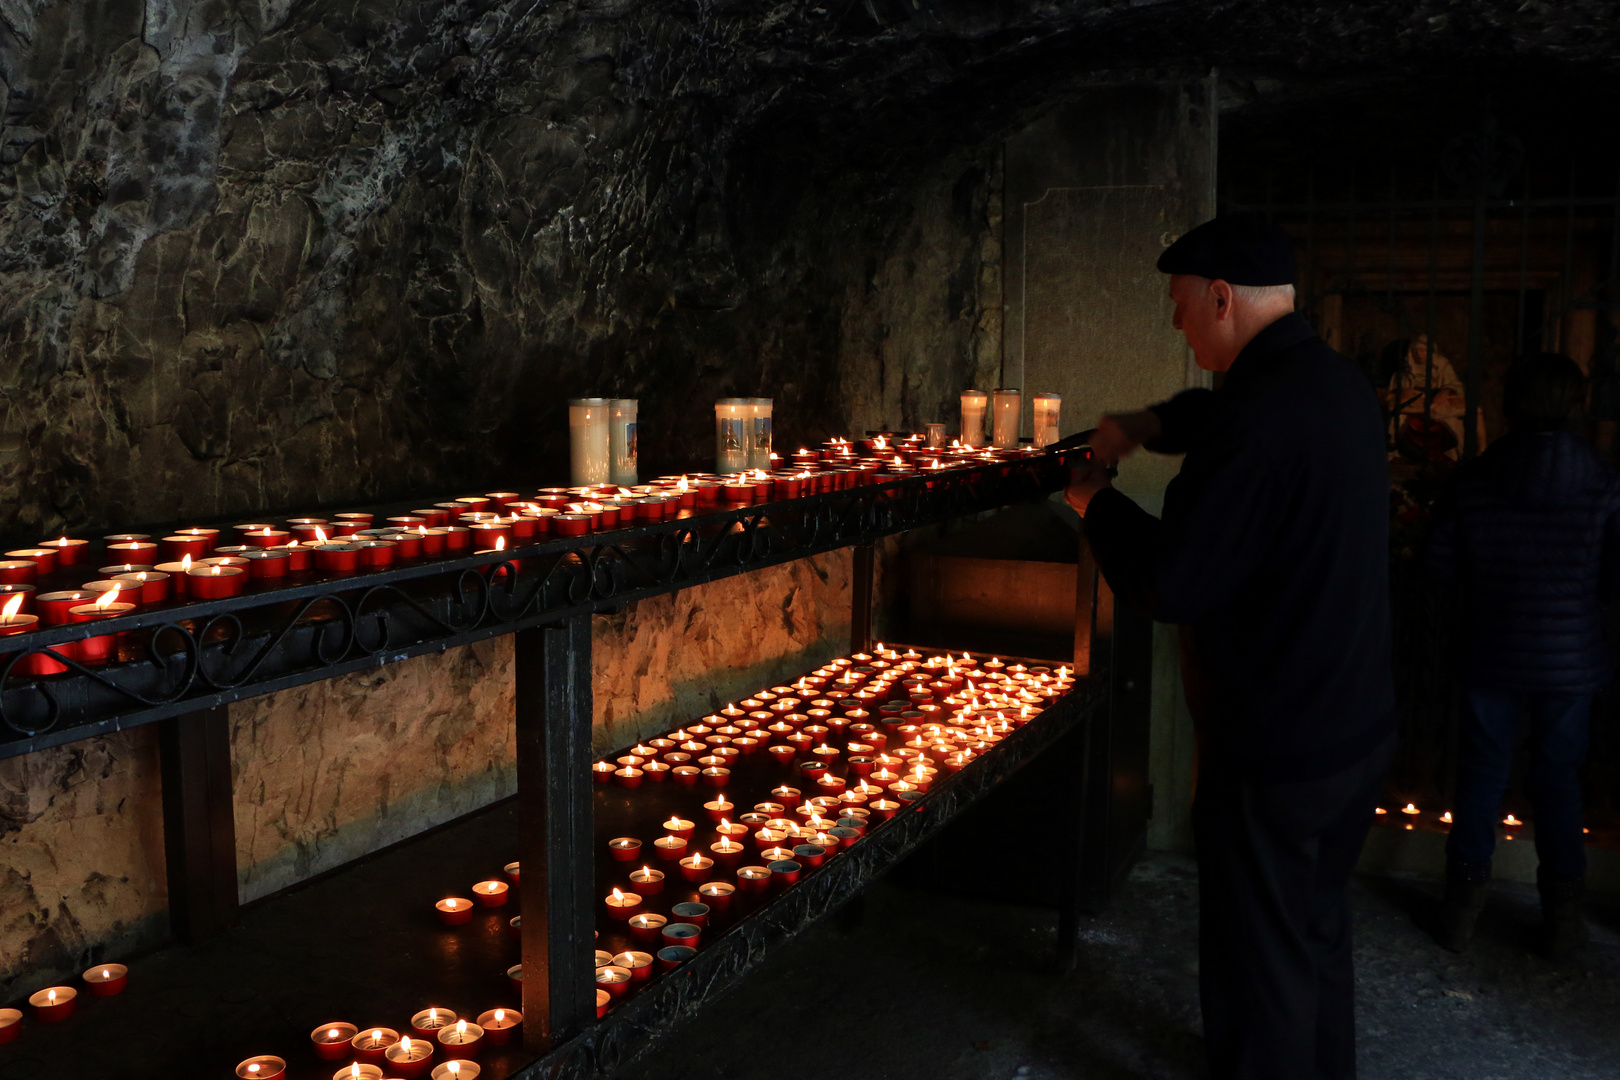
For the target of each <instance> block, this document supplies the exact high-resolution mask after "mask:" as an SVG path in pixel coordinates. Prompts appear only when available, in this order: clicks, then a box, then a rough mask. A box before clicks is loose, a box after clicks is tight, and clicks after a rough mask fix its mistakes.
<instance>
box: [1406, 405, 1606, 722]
mask: <svg viewBox="0 0 1620 1080" xmlns="http://www.w3.org/2000/svg"><path fill="white" fill-rule="evenodd" d="M1435 512H1436V519H1435V524H1434V531H1433V532H1432V533H1431V534H1430V536H1429V543H1428V546H1427V549H1426V551H1425V559H1424V561H1425V565H1426V569H1427V570H1428V571H1429V572H1430V574H1431V576H1432V577H1433V578H1434V579H1435V580H1437V581H1439V582H1445V581H1452V580H1455V581H1457V582H1458V584H1460V585H1461V586H1462V588H1461V594H1462V595H1461V600H1462V605H1463V606H1462V612H1461V616H1462V617H1461V629H1462V645H1463V650H1464V657H1463V671H1464V677H1465V678H1466V679H1467V680H1468V681H1469V682H1471V683H1473V684H1474V685H1477V686H1482V687H1489V688H1492V689H1498V690H1522V691H1530V692H1535V693H1552V694H1583V693H1589V692H1591V691H1593V690H1596V689H1598V688H1599V687H1600V686H1602V685H1603V684H1604V683H1606V682H1608V681H1609V676H1610V674H1611V673H1612V664H1611V661H1610V658H1609V649H1608V646H1607V645H1606V644H1605V643H1604V640H1603V612H1602V610H1601V607H1600V602H1601V601H1611V602H1612V601H1613V600H1615V599H1616V597H1617V594H1620V590H1617V585H1620V581H1617V578H1620V477H1617V476H1616V474H1615V471H1614V470H1613V469H1611V468H1609V466H1607V465H1605V464H1604V463H1603V462H1602V461H1600V460H1599V459H1598V456H1597V454H1595V453H1594V452H1593V451H1592V448H1591V447H1590V446H1588V445H1587V444H1586V440H1584V439H1582V438H1581V437H1580V436H1579V435H1575V434H1572V433H1568V432H1553V433H1545V434H1543V433H1522V434H1521V433H1515V434H1511V435H1508V436H1505V437H1504V438H1502V439H1499V440H1497V442H1495V443H1494V444H1492V446H1491V447H1490V449H1488V450H1486V451H1485V453H1483V454H1481V455H1480V456H1479V457H1478V458H1476V459H1475V460H1473V461H1470V462H1467V463H1466V464H1464V465H1461V466H1459V467H1458V469H1457V471H1456V472H1455V473H1453V474H1452V476H1451V480H1450V482H1449V483H1448V484H1447V485H1446V488H1445V491H1444V492H1443V493H1442V495H1441V498H1440V500H1439V502H1438V504H1437V505H1436V507H1435Z"/></svg>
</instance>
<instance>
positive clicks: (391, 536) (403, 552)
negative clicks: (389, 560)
mask: <svg viewBox="0 0 1620 1080" xmlns="http://www.w3.org/2000/svg"><path fill="white" fill-rule="evenodd" d="M377 539H378V540H386V541H388V542H389V543H391V544H393V545H394V557H395V558H396V559H420V558H421V557H422V534H421V533H417V532H387V533H382V534H381V535H379V536H378V537H377Z"/></svg>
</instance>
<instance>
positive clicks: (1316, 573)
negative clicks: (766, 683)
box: [1066, 218, 1395, 1080]
mask: <svg viewBox="0 0 1620 1080" xmlns="http://www.w3.org/2000/svg"><path fill="white" fill-rule="evenodd" d="M1159 269H1160V270H1161V271H1163V272H1165V273H1168V274H1169V275H1170V298H1171V300H1172V301H1173V302H1174V304H1175V326H1176V329H1178V330H1180V331H1181V332H1182V334H1183V335H1185V337H1186V339H1187V344H1188V346H1190V347H1191V349H1192V351H1193V356H1194V357H1195V358H1196V360H1197V362H1198V365H1199V366H1200V367H1202V368H1204V369H1205V370H1207V371H1216V372H1224V373H1225V378H1224V380H1223V381H1222V385H1221V387H1220V389H1218V390H1214V391H1209V390H1190V391H1187V392H1185V393H1182V394H1178V395H1177V396H1176V397H1174V398H1172V399H1171V400H1170V401H1167V402H1163V403H1161V404H1159V405H1155V406H1153V407H1152V408H1149V409H1144V410H1142V411H1141V412H1134V413H1127V414H1123V415H1113V416H1105V417H1103V418H1102V421H1101V422H1100V424H1099V427H1098V430H1097V434H1096V436H1095V438H1094V439H1093V442H1092V450H1093V452H1094V455H1095V457H1096V458H1097V459H1098V464H1097V465H1095V466H1093V467H1091V468H1089V469H1085V470H1077V471H1076V473H1075V476H1074V478H1073V480H1072V482H1071V484H1070V487H1069V489H1068V491H1067V493H1066V494H1067V498H1068V501H1069V504H1070V505H1071V506H1073V507H1074V508H1075V510H1076V511H1078V512H1079V514H1080V515H1081V517H1083V518H1084V519H1085V530H1086V537H1087V539H1088V540H1089V541H1090V543H1091V546H1092V550H1093V552H1094V553H1095V555H1096V558H1097V562H1098V565H1099V566H1100V567H1101V569H1102V572H1103V575H1104V576H1105V577H1106V578H1107V580H1108V584H1109V586H1110V587H1111V588H1112V589H1113V590H1114V591H1115V593H1116V594H1117V595H1119V596H1120V597H1121V598H1122V599H1123V600H1124V601H1125V602H1127V603H1134V604H1137V605H1139V606H1141V607H1142V608H1144V609H1146V610H1147V611H1148V612H1149V613H1150V614H1151V615H1152V616H1153V617H1154V618H1155V619H1157V620H1159V621H1161V622H1170V623H1177V624H1179V625H1180V626H1181V627H1182V641H1183V649H1182V668H1183V681H1184V682H1185V684H1186V687H1187V699H1188V705H1189V707H1190V709H1191V711H1192V713H1193V718H1194V721H1195V723H1196V725H1197V729H1198V755H1199V763H1198V764H1199V768H1198V791H1197V795H1196V799H1195V802H1194V806H1193V826H1194V836H1195V839H1196V843H1197V850H1198V869H1199V959H1200V963H1199V982H1200V987H1199V989H1200V996H1201V999H1202V1003H1203V1013H1204V1040H1205V1046H1206V1048H1207V1051H1208V1054H1209V1060H1210V1073H1211V1076H1213V1077H1217V1078H1228V1077H1241V1078H1245V1080H1251V1078H1255V1080H1258V1078H1264V1080H1341V1078H1346V1077H1353V1076H1354V1075H1355V1070H1356V1058H1355V1013H1354V973H1353V970H1352V965H1351V952H1350V911H1349V903H1348V898H1347V890H1348V886H1349V880H1350V874H1351V871H1352V870H1353V869H1354V867H1355V864H1356V859H1357V857H1358V856H1359V854H1360V852H1361V846H1362V843H1363V841H1364V840H1365V839H1366V835H1367V829H1368V827H1369V826H1370V825H1371V823H1372V817H1373V808H1374V805H1375V804H1376V802H1377V800H1378V797H1379V794H1380V793H1381V791H1382V788H1383V781H1384V775H1385V772H1386V770H1387V768H1388V764H1389V759H1390V756H1391V754H1392V753H1393V750H1394V742H1395V739H1394V731H1395V695H1394V685H1393V679H1392V676H1391V671H1390V630H1389V582H1388V559H1389V554H1388V542H1389V481H1388V472H1387V465H1386V460H1387V459H1386V455H1385V450H1384V434H1383V416H1382V413H1381V412H1380V410H1379V407H1378V402H1377V400H1376V398H1375V396H1374V393H1373V390H1372V389H1371V387H1369V386H1368V385H1367V381H1366V379H1365V378H1364V377H1362V375H1361V374H1360V373H1359V372H1358V371H1357V370H1356V368H1355V367H1354V365H1353V364H1352V363H1351V362H1350V361H1349V360H1347V359H1345V358H1344V357H1342V356H1340V355H1339V354H1338V353H1335V352H1334V351H1333V350H1332V349H1330V348H1328V346H1327V345H1326V344H1325V343H1324V342H1323V341H1322V340H1321V339H1320V338H1319V337H1317V336H1316V334H1315V332H1314V331H1312V329H1311V327H1310V325H1309V324H1308V323H1307V322H1306V321H1305V320H1304V319H1303V318H1302V317H1301V316H1299V315H1298V314H1296V313H1295V312H1294V289H1293V284H1292V282H1293V273H1294V265H1293V256H1292V254H1291V253H1290V252H1289V248H1288V242H1287V239H1286V238H1285V237H1283V236H1282V234H1281V233H1280V232H1279V231H1278V230H1276V229H1275V227H1273V226H1271V225H1269V224H1267V223H1266V222H1264V221H1263V220H1259V219H1256V218H1217V219H1216V220H1214V221H1211V222H1207V223H1206V224H1204V225H1201V226H1199V227H1198V228H1197V229H1194V230H1193V231H1191V232H1189V233H1188V234H1187V235H1186V236H1184V237H1182V238H1181V239H1180V240H1178V241H1177V242H1176V243H1175V244H1174V245H1172V246H1171V247H1170V248H1168V249H1167V250H1166V251H1165V253H1164V255H1163V256H1162V257H1161V258H1160V260H1159ZM1138 447H1145V448H1146V449H1148V450H1150V451H1159V452H1163V453H1182V454H1185V455H1186V457H1185V459H1184V460H1183V462H1182V466H1181V471H1180V473H1179V474H1178V475H1177V477H1176V478H1175V479H1174V480H1173V481H1171V483H1170V485H1169V487H1168V488H1167V489H1166V491H1165V496H1164V513H1163V517H1162V518H1154V517H1153V516H1151V515H1150V514H1148V513H1147V512H1146V511H1144V510H1142V509H1141V508H1140V507H1138V506H1137V505H1136V504H1135V503H1134V502H1132V501H1131V500H1130V499H1129V498H1128V497H1126V496H1125V495H1123V494H1121V493H1120V492H1119V491H1117V490H1115V489H1114V488H1113V487H1112V485H1111V484H1110V483H1109V480H1108V476H1107V473H1106V471H1105V466H1107V465H1110V464H1112V463H1114V462H1116V461H1117V460H1118V459H1119V458H1122V457H1124V456H1126V455H1127V454H1130V453H1131V452H1132V451H1134V450H1135V449H1137V448H1138Z"/></svg>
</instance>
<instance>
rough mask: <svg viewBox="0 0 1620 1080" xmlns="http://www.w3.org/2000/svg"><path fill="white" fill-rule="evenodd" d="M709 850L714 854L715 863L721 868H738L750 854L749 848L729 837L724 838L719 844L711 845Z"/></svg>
mask: <svg viewBox="0 0 1620 1080" xmlns="http://www.w3.org/2000/svg"><path fill="white" fill-rule="evenodd" d="M709 850H710V851H711V852H713V853H714V861H715V862H717V863H719V864H720V865H721V866H736V865H737V864H738V863H740V862H742V860H743V856H744V855H745V854H747V852H748V848H747V847H745V846H744V845H742V844H740V843H738V842H737V841H735V840H733V839H732V838H731V837H729V836H722V837H721V838H720V840H719V841H718V842H717V843H713V844H710V845H709Z"/></svg>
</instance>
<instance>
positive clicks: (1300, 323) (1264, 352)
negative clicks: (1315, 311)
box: [1226, 311, 1316, 379]
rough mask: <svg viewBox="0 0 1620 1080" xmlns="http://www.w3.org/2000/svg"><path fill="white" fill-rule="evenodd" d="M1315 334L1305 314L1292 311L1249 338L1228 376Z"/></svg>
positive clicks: (1253, 366)
mask: <svg viewBox="0 0 1620 1080" xmlns="http://www.w3.org/2000/svg"><path fill="white" fill-rule="evenodd" d="M1315 336H1316V331H1315V330H1313V329H1311V324H1310V323H1308V322H1306V321H1305V316H1303V315H1301V314H1300V313H1299V312H1297V311H1290V312H1289V313H1288V314H1286V315H1284V316H1282V317H1280V318H1278V319H1277V320H1276V321H1275V322H1273V323H1271V324H1270V325H1268V326H1267V327H1266V328H1265V329H1264V330H1261V331H1260V332H1259V333H1258V334H1256V335H1254V337H1252V338H1250V339H1249V343H1248V344H1247V345H1245V346H1243V350H1242V351H1241V352H1239V353H1238V354H1237V359H1235V360H1233V361H1232V366H1231V367H1230V368H1228V369H1227V371H1226V377H1227V378H1228V379H1230V378H1231V377H1232V376H1234V375H1236V374H1237V373H1238V371H1239V369H1244V370H1247V369H1249V368H1255V367H1259V366H1262V365H1263V364H1264V363H1265V361H1266V360H1267V359H1269V358H1271V357H1273V356H1276V355H1277V354H1278V353H1280V352H1282V351H1283V350H1284V349H1288V348H1291V347H1292V346H1294V345H1298V344H1299V343H1300V342H1302V341H1306V340H1308V339H1310V338H1313V337H1315Z"/></svg>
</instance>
